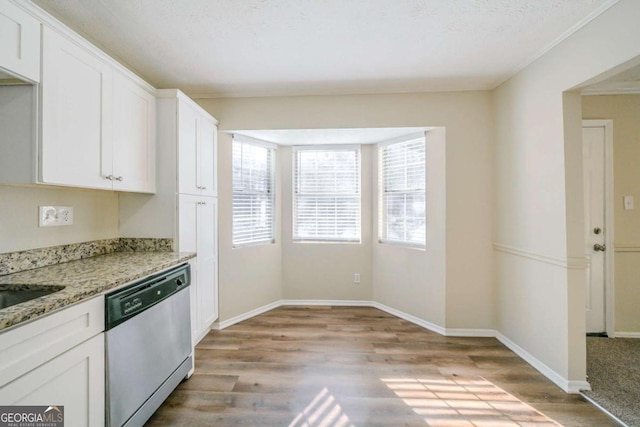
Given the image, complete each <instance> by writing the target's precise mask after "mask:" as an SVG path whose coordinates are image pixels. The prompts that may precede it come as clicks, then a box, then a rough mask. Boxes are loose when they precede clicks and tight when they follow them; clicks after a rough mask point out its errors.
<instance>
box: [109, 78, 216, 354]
mask: <svg viewBox="0 0 640 427" xmlns="http://www.w3.org/2000/svg"><path fill="white" fill-rule="evenodd" d="M156 97H157V100H156V112H157V138H158V139H157V153H156V156H157V170H158V174H157V182H156V194H155V195H154V196H144V195H130V194H125V193H122V194H120V230H121V232H122V234H123V236H124V237H158V236H161V237H173V238H174V246H175V249H176V250H178V251H180V252H197V254H198V256H197V257H196V259H195V260H193V261H192V262H191V275H192V277H191V283H192V286H191V330H192V339H193V344H194V345H195V344H197V343H198V342H199V341H200V340H201V339H202V338H203V337H204V336H205V335H206V334H207V332H209V330H210V329H211V325H212V324H213V322H214V321H215V320H216V319H217V318H218V197H217V195H218V193H217V179H216V175H217V170H216V154H217V124H218V122H217V121H216V119H214V118H213V117H212V116H211V115H210V114H209V113H207V112H206V111H205V110H204V109H202V107H200V106H199V105H198V104H196V103H195V102H194V101H193V100H191V99H190V98H189V97H187V96H186V95H184V94H183V93H182V92H180V91H179V90H175V89H166V90H158V91H157V95H156ZM171 230H172V231H173V234H172V235H171Z"/></svg>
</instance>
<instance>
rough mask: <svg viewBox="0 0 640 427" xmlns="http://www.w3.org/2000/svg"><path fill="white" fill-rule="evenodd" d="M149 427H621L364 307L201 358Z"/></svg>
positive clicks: (253, 328)
mask: <svg viewBox="0 0 640 427" xmlns="http://www.w3.org/2000/svg"><path fill="white" fill-rule="evenodd" d="M195 357H196V371H195V374H194V375H193V376H192V377H191V379H189V380H188V381H184V382H183V383H182V384H181V385H180V386H179V387H178V388H177V389H176V390H175V391H174V392H173V394H171V396H170V397H169V398H168V399H167V400H166V401H165V403H164V404H163V405H162V407H161V408H160V409H159V410H158V411H157V412H156V414H155V415H154V416H153V417H152V418H151V419H150V420H149V423H148V425H149V426H294V427H303V426H394V427H395V426H478V427H480V426H487V427H506V426H531V427H542V426H558V425H562V426H566V427H569V426H598V427H603V426H617V425H618V424H616V423H615V422H613V421H612V420H611V419H610V418H609V417H608V416H607V415H605V414H604V413H602V412H600V411H599V410H598V409H597V408H596V407H595V406H593V405H591V404H590V403H588V402H586V401H585V400H584V399H583V398H582V397H580V396H578V395H568V394H566V393H564V392H563V391H562V390H560V389H559V388H558V387H556V386H555V385H554V384H553V383H551V382H550V381H549V380H547V379H546V378H545V377H544V376H543V375H542V374H540V373H539V372H538V371H536V370H535V369H533V368H532V367H531V366H530V365H528V364H527V363H526V362H524V361H523V360H522V359H520V358H519V357H518V356H516V355H515V354H514V353H512V352H511V351H510V350H508V349H507V348H506V347H504V346H503V345H502V344H501V343H499V342H498V341H497V340H495V339H493V338H452V337H443V336H440V335H438V334H435V333H433V332H429V331H427V330H425V329H423V328H421V327H419V326H416V325H414V324H412V323H409V322H406V321H404V320H401V319H398V318H397V317H394V316H391V315H389V314H387V313H384V312H382V311H380V310H377V309H375V308H367V307H282V308H278V309H275V310H272V311H270V312H268V313H264V314H262V315H260V316H257V317H254V318H252V319H250V320H247V321H245V322H242V323H240V324H237V325H234V326H232V327H229V328H227V329H225V330H223V331H212V332H211V333H209V335H207V336H206V337H205V338H204V340H203V341H202V342H201V343H200V344H199V345H198V347H197V349H196V354H195Z"/></svg>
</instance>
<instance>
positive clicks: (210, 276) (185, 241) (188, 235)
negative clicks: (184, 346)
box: [178, 194, 218, 344]
mask: <svg viewBox="0 0 640 427" xmlns="http://www.w3.org/2000/svg"><path fill="white" fill-rule="evenodd" d="M217 216H218V204H217V199H216V198H214V197H202V196H191V195H185V194H180V195H179V196H178V250H179V251H180V252H197V254H198V256H197V258H196V259H195V260H194V261H192V262H191V302H192V304H191V323H192V324H191V331H192V333H191V335H192V339H193V343H194V344H196V343H197V342H198V341H200V340H201V339H202V337H203V336H204V335H206V334H207V332H209V329H210V328H211V324H212V323H213V322H214V321H215V320H216V319H217V317H218V301H217V296H218V275H217V271H218V266H217V260H218V256H217V253H218V247H217V231H218V230H217V226H216V225H217Z"/></svg>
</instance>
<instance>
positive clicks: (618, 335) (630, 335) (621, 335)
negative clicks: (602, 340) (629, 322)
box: [610, 332, 640, 338]
mask: <svg viewBox="0 0 640 427" xmlns="http://www.w3.org/2000/svg"><path fill="white" fill-rule="evenodd" d="M610 337H611V336H610ZM615 337H616V338H640V332H616V334H615Z"/></svg>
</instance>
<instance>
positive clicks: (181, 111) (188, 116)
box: [178, 102, 200, 195]
mask: <svg viewBox="0 0 640 427" xmlns="http://www.w3.org/2000/svg"><path fill="white" fill-rule="evenodd" d="M199 169H200V166H199V164H198V115H197V114H196V112H195V110H193V109H192V108H191V107H189V106H188V105H187V104H185V103H184V102H179V103H178V192H179V193H181V194H194V195H198V194H200V189H199V188H198V171H199Z"/></svg>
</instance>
